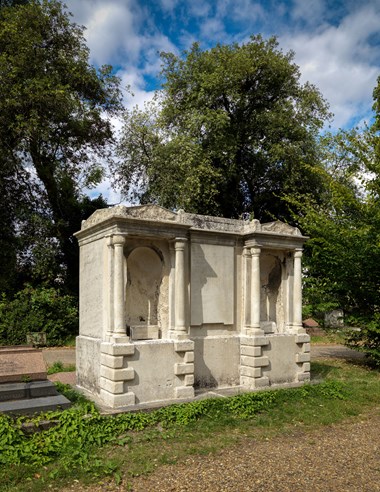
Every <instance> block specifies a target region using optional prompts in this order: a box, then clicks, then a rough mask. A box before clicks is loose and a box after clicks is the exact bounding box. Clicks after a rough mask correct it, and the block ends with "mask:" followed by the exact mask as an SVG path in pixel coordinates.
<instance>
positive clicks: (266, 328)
mask: <svg viewBox="0 0 380 492" xmlns="http://www.w3.org/2000/svg"><path fill="white" fill-rule="evenodd" d="M260 328H261V329H262V330H263V332H264V333H275V331H276V323H275V322H274V321H261V322H260Z"/></svg>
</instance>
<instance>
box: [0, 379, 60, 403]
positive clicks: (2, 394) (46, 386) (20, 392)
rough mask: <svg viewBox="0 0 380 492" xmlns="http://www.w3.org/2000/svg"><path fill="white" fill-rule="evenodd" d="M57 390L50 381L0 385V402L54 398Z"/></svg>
mask: <svg viewBox="0 0 380 492" xmlns="http://www.w3.org/2000/svg"><path fill="white" fill-rule="evenodd" d="M57 394H58V392H57V388H56V386H55V384H54V383H52V382H51V381H33V382H28V383H3V384H0V402H3V401H10V400H23V399H27V398H40V397H44V396H56V395H57Z"/></svg>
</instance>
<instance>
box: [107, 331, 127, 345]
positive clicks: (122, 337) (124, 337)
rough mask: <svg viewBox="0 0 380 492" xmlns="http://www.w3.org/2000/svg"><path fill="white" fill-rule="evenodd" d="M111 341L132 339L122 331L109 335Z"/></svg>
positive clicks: (123, 341)
mask: <svg viewBox="0 0 380 492" xmlns="http://www.w3.org/2000/svg"><path fill="white" fill-rule="evenodd" d="M109 341H110V342H111V343H130V341H131V339H130V338H129V336H128V335H125V334H122V333H120V335H119V334H117V333H113V334H112V335H111V336H110V337H109Z"/></svg>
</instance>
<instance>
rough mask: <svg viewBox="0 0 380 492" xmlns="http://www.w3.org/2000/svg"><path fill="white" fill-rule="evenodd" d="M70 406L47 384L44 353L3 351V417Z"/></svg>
mask: <svg viewBox="0 0 380 492" xmlns="http://www.w3.org/2000/svg"><path fill="white" fill-rule="evenodd" d="M69 406H70V402H69V400H67V398H65V397H64V396H63V395H59V394H58V392H57V389H56V387H55V385H54V384H53V383H51V382H50V381H48V380H47V374H46V365H45V362H44V359H43V356H42V352H41V350H39V349H35V348H33V347H30V346H22V345H19V346H7V347H0V413H10V414H16V415H19V414H34V413H40V412H47V411H49V410H57V409H58V408H60V409H65V408H68V407H69Z"/></svg>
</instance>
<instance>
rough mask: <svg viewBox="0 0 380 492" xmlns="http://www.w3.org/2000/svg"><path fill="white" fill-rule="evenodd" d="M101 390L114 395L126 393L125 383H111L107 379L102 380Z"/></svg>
mask: <svg viewBox="0 0 380 492" xmlns="http://www.w3.org/2000/svg"><path fill="white" fill-rule="evenodd" d="M100 388H101V389H104V390H106V391H108V392H109V393H113V394H120V393H124V382H123V381H110V380H109V379H106V378H102V377H101V378H100Z"/></svg>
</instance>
